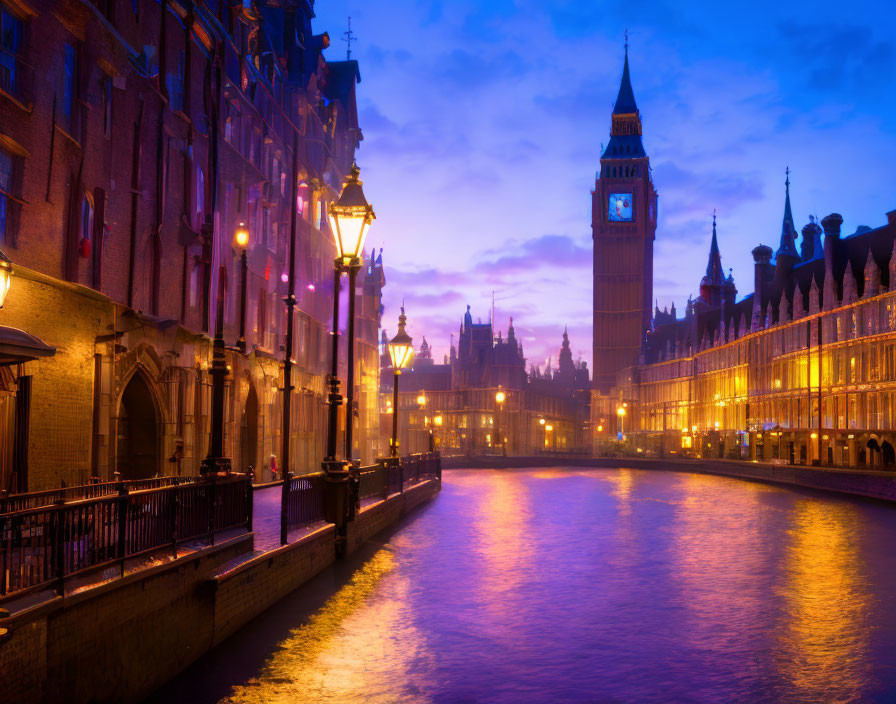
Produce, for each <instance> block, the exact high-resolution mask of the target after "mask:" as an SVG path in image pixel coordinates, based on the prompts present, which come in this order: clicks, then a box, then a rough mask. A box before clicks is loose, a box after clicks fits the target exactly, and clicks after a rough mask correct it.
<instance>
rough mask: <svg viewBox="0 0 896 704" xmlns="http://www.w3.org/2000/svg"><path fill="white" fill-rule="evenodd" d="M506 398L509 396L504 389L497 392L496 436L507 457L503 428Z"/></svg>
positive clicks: (502, 452)
mask: <svg viewBox="0 0 896 704" xmlns="http://www.w3.org/2000/svg"><path fill="white" fill-rule="evenodd" d="M505 400H507V396H506V395H505V394H504V392H503V391H498V393H496V394H495V404H496V407H495V436H496V437H497V438H498V441H499V442H500V443H501V454H502V455H504V456H505V457H506V456H507V447H506V446H505V445H504V435H503V432H504V431H503V430H502V429H501V409H502V408H503V407H504V401H505Z"/></svg>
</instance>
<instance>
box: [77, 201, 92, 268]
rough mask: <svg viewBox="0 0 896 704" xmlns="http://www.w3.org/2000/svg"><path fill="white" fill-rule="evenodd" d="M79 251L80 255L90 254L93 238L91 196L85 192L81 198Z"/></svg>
mask: <svg viewBox="0 0 896 704" xmlns="http://www.w3.org/2000/svg"><path fill="white" fill-rule="evenodd" d="M79 234H80V237H79V251H80V253H81V256H82V257H86V256H87V255H88V254H90V243H91V240H92V239H93V196H92V195H91V194H90V193H85V194H84V197H83V198H82V199H81V231H80V233H79Z"/></svg>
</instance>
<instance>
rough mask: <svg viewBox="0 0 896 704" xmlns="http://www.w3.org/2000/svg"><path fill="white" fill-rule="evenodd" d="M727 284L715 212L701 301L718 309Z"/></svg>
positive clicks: (701, 282) (701, 284)
mask: <svg viewBox="0 0 896 704" xmlns="http://www.w3.org/2000/svg"><path fill="white" fill-rule="evenodd" d="M727 283H728V280H727V279H726V278H725V271H724V270H723V269H722V255H721V254H720V253H719V238H718V235H717V234H716V212H715V211H713V213H712V240H711V241H710V243H709V259H708V260H707V262H706V276H704V277H703V279H702V280H701V281H700V299H701V300H702V301H703V303H705V304H706V305H708V306H709V307H710V308H718V307H719V306H720V305H721V304H722V292H723V291H722V289H723V288H726V285H727ZM732 284H733V281H732Z"/></svg>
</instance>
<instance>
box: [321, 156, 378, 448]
mask: <svg viewBox="0 0 896 704" xmlns="http://www.w3.org/2000/svg"><path fill="white" fill-rule="evenodd" d="M360 175H361V170H360V169H359V168H358V165H357V164H352V169H351V172H350V173H349V177H348V179H347V180H346V182H345V183H344V184H343V185H342V193H341V194H340V196H339V200H338V201H336V202H335V203H331V204H330V207H329V216H330V229H331V230H332V231H333V239H334V240H335V242H336V253H337V257H336V261H335V268H336V287H337V291H335V292H334V295H336V294H338V286H339V275H340V274H341V272H342V271H345V270H347V271H348V341H347V356H348V359H347V362H348V367H347V372H346V379H345V459H346V460H348V461H349V462H351V460H352V451H353V448H352V429H353V425H354V416H355V280H356V279H357V276H358V271H359V270H360V269H361V250H362V249H363V248H364V238H365V237H366V236H367V231H368V229H370V223H372V222H373V220H374V219H375V218H376V215H374V212H373V206H371V205H370V204H369V203H368V202H367V198H365V197H364V190H363V188H362V187H361V179H360V178H359V177H360ZM337 306H338V304H334V306H333V311H334V318H333V377H335V376H336V351H337V349H338V337H337V325H338V323H337V317H336V314H337V313H338V310H339V309H338V307H337ZM336 383H337V387H336V393H338V381H337V382H336ZM331 420H332V421H333V422H334V425H335V420H336V413H335V410H331ZM333 432H334V433H335V428H334V430H333ZM334 443H335V440H334ZM333 452H334V453H335V444H334V447H333ZM331 456H332V455H331Z"/></svg>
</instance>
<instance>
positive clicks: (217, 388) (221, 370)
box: [199, 266, 230, 476]
mask: <svg viewBox="0 0 896 704" xmlns="http://www.w3.org/2000/svg"><path fill="white" fill-rule="evenodd" d="M226 286H227V270H226V269H225V268H224V267H223V266H222V267H220V268H219V269H218V295H217V301H216V306H217V310H216V311H215V341H214V343H213V344H212V365H211V369H209V372H208V373H209V375H210V376H211V378H212V428H211V438H210V441H209V444H208V455H206V457H205V459H204V460H202V462H201V463H200V465H199V473H200V474H202V475H204V476H205V475H210V474H219V473H221V472H224V473H226V474H230V458H229V457H224V379H225V377H226V376H227V358H226V356H225V354H224V290H225V288H226Z"/></svg>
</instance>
